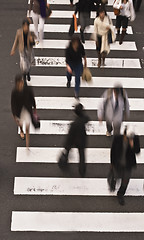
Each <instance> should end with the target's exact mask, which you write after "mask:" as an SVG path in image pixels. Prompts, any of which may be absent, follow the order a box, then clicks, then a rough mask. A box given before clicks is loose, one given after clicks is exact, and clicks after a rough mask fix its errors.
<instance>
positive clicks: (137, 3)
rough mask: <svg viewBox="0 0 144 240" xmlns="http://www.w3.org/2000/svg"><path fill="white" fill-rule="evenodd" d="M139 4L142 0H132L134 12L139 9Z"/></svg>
mask: <svg viewBox="0 0 144 240" xmlns="http://www.w3.org/2000/svg"><path fill="white" fill-rule="evenodd" d="M141 4H142V0H133V5H134V9H135V11H136V12H138V11H139V9H140V6H141Z"/></svg>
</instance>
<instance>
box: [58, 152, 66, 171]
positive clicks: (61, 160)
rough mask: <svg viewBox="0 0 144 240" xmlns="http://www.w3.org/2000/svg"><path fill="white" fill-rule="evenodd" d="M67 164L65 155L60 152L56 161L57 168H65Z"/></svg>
mask: <svg viewBox="0 0 144 240" xmlns="http://www.w3.org/2000/svg"><path fill="white" fill-rule="evenodd" d="M67 162H68V158H67V156H66V154H64V153H63V152H62V153H61V155H60V157H59V159H58V166H59V167H60V168H65V167H66V166H67Z"/></svg>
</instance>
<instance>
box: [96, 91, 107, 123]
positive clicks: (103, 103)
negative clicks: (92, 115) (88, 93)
mask: <svg viewBox="0 0 144 240" xmlns="http://www.w3.org/2000/svg"><path fill="white" fill-rule="evenodd" d="M107 98H108V97H107V90H106V91H105V92H104V93H103V95H102V96H101V101H100V103H99V107H98V110H97V117H98V120H99V121H100V122H102V121H103V118H104V111H105V108H106V104H107Z"/></svg>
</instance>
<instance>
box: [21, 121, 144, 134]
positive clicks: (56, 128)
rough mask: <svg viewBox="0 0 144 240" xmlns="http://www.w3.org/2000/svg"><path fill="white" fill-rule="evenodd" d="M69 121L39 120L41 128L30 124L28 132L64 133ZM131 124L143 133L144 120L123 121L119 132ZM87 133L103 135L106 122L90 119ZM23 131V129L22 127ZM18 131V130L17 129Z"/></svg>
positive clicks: (137, 132)
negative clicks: (35, 127)
mask: <svg viewBox="0 0 144 240" xmlns="http://www.w3.org/2000/svg"><path fill="white" fill-rule="evenodd" d="M70 123H71V122H70V121H63V120H41V128H40V129H38V130H35V129H34V127H33V126H32V125H31V126H30V134H51V135H59V134H61V135H65V134H67V133H68V129H69V127H70ZM126 125H127V126H131V127H133V129H134V132H135V133H136V134H138V135H140V136H141V135H144V122H123V124H122V127H121V133H123V132H124V128H125V126H126ZM86 129H87V134H88V135H91V136H92V135H105V133H106V124H105V122H103V123H101V124H100V123H99V122H98V121H90V122H89V123H88V124H87V126H86ZM24 132H25V129H24ZM18 133H20V131H19V130H18Z"/></svg>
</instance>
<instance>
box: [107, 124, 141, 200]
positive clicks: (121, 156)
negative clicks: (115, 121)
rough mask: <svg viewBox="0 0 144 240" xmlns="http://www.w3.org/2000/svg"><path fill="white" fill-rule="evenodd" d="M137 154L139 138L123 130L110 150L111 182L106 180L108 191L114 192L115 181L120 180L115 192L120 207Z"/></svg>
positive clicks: (129, 131) (131, 132)
mask: <svg viewBox="0 0 144 240" xmlns="http://www.w3.org/2000/svg"><path fill="white" fill-rule="evenodd" d="M138 153H140V142H139V137H138V136H137V135H135V134H134V132H133V131H131V130H130V129H128V130H127V128H125V131H124V134H123V135H119V136H115V137H114V139H113V143H112V148H111V169H112V176H111V178H112V179H111V181H109V179H108V183H109V184H110V186H109V187H110V190H111V191H115V185H116V182H117V179H119V178H120V179H121V185H120V188H119V190H118V192H117V197H118V202H119V204H120V205H124V204H125V201H124V195H125V192H126V189H127V187H128V183H129V181H130V177H131V172H132V169H133V168H135V167H136V154H138ZM110 182H111V183H110ZM111 184H112V185H111Z"/></svg>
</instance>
